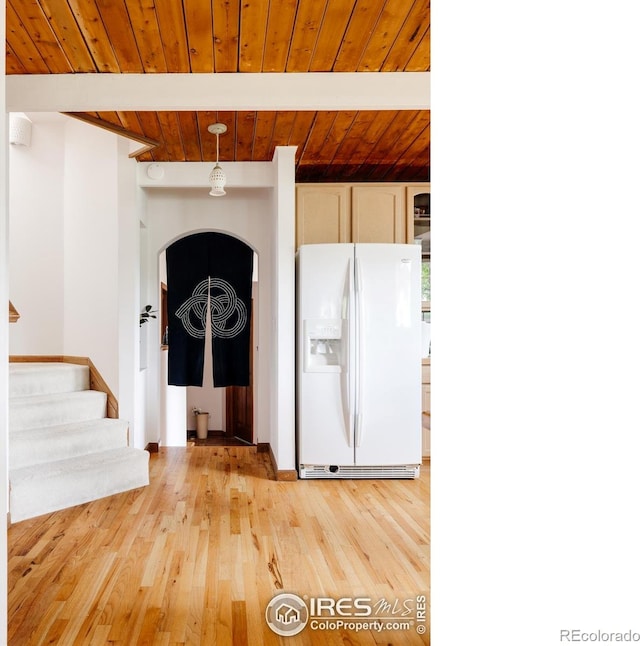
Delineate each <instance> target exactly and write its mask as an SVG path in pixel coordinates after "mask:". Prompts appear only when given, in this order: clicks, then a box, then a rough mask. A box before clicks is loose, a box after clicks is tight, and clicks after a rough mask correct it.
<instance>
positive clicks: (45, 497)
mask: <svg viewBox="0 0 640 646" xmlns="http://www.w3.org/2000/svg"><path fill="white" fill-rule="evenodd" d="M9 480H10V483H11V484H10V509H11V521H12V522H18V521H20V520H25V519H27V518H33V517H34V516H40V515H42V514H46V513H50V512H52V511H57V510H59V509H65V508H67V507H72V506H74V505H80V504H83V503H85V502H89V501H90V500H96V499H98V498H104V497H105V496H110V495H113V494H116V493H122V492H123V491H128V490H130V489H136V488H138V487H143V486H146V485H148V484H149V453H148V452H147V451H143V450H142V449H134V448H131V447H121V448H117V449H110V450H108V451H101V452H99V453H92V454H90V455H83V456H76V457H73V458H67V459H64V460H56V461H54V462H49V463H46V464H38V465H32V466H28V467H23V468H20V469H13V470H11V471H10V472H9Z"/></svg>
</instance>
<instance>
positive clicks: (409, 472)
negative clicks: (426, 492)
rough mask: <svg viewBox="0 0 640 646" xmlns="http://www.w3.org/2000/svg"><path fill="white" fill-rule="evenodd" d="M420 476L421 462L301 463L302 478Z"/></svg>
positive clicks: (410, 477) (411, 477) (407, 477)
mask: <svg viewBox="0 0 640 646" xmlns="http://www.w3.org/2000/svg"><path fill="white" fill-rule="evenodd" d="M419 476H420V465H419V464H401V465H389V466H337V465H328V464H327V465H322V464H306V465H305V464H301V465H300V478H301V479H307V478H405V479H415V478H418V477H419Z"/></svg>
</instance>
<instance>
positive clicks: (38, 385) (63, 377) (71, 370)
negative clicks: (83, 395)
mask: <svg viewBox="0 0 640 646" xmlns="http://www.w3.org/2000/svg"><path fill="white" fill-rule="evenodd" d="M89 388H90V374H89V366H86V365H80V364H75V363H55V362H24V363H10V364H9V397H24V396H26V395H46V394H48V393H62V392H73V391H76V390H89Z"/></svg>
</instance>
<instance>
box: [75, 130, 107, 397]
mask: <svg viewBox="0 0 640 646" xmlns="http://www.w3.org/2000/svg"><path fill="white" fill-rule="evenodd" d="M65 142H66V145H65V149H64V150H65V158H64V160H65V163H64V178H63V180H64V192H65V208H64V212H65V218H64V313H65V316H64V350H65V354H69V355H77V356H85V355H89V356H90V357H91V359H92V361H93V363H94V364H95V365H96V367H97V368H98V370H99V371H100V373H101V374H102V376H103V377H104V379H105V380H106V381H107V383H108V384H109V387H110V388H111V390H112V391H113V392H114V393H118V392H119V391H118V382H119V374H118V373H119V370H118V349H119V344H118V325H119V313H118V305H119V300H118V273H119V272H118V226H119V222H118V199H117V197H118V196H117V185H118V175H117V171H118V166H117V138H116V137H114V136H113V135H112V134H111V133H109V132H107V131H105V130H102V129H100V128H95V127H90V126H87V125H86V124H84V123H82V122H80V121H77V120H69V122H68V123H67V124H66V126H65ZM116 396H117V395H116Z"/></svg>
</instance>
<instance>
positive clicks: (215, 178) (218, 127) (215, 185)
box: [207, 123, 227, 197]
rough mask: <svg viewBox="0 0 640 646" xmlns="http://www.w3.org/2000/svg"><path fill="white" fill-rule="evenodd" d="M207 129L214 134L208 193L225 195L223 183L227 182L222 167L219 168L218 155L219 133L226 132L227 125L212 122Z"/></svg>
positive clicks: (216, 195)
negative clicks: (214, 153) (214, 162)
mask: <svg viewBox="0 0 640 646" xmlns="http://www.w3.org/2000/svg"><path fill="white" fill-rule="evenodd" d="M207 130H208V131H209V132H210V133H211V134H212V135H215V136H216V165H215V166H214V167H213V170H212V171H211V173H210V174H209V184H211V190H210V191H209V195H213V196H214V197H218V196H220V195H226V192H225V190H224V185H225V184H226V183H227V176H226V175H225V174H224V171H223V170H222V168H220V164H219V163H218V157H219V155H220V135H223V134H224V133H225V132H227V126H225V125H224V123H212V124H211V125H210V126H209V127H208V128H207Z"/></svg>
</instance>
